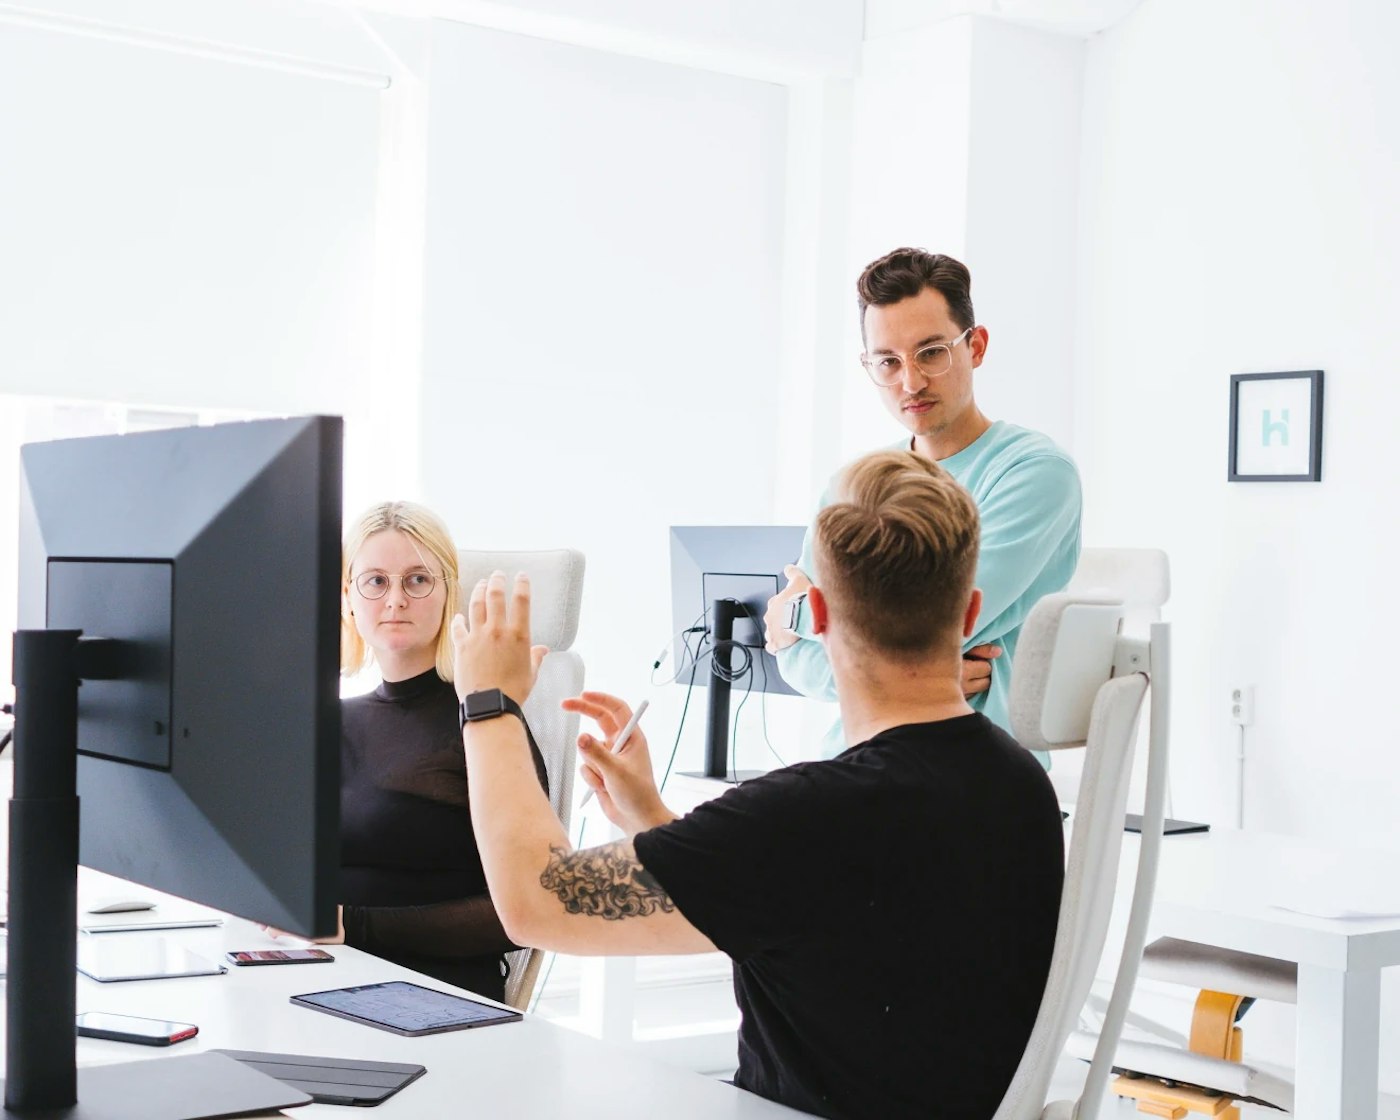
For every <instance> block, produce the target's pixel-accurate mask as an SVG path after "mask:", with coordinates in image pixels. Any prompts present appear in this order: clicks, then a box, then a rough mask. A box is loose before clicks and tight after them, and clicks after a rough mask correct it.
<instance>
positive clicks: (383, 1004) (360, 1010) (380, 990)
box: [292, 980, 521, 1034]
mask: <svg viewBox="0 0 1400 1120" xmlns="http://www.w3.org/2000/svg"><path fill="white" fill-rule="evenodd" d="M292 1002H293V1003H300V1004H304V1005H305V1006H307V1007H313V1008H315V1009H316V1010H318V1011H326V1012H329V1013H330V1014H332V1015H342V1016H344V1017H345V1018H348V1019H358V1020H360V1021H361V1022H364V1023H368V1024H369V1025H371V1026H376V1027H383V1028H384V1029H385V1030H390V1031H396V1032H398V1033H400V1034H431V1033H433V1032H435V1031H455V1030H464V1029H466V1028H468V1027H484V1026H488V1025H490V1024H492V1023H513V1022H516V1021H518V1020H519V1019H520V1018H521V1014H520V1012H519V1011H512V1010H511V1009H509V1008H503V1007H493V1006H492V1005H490V1004H487V1003H478V1002H477V1001H476V1000H472V999H467V998H465V997H464V996H454V995H448V994H447V993H446V992H437V991H434V990H433V989H432V988H422V987H419V986H418V985H417V984H410V983H408V982H407V981H404V980H391V981H388V982H387V983H383V984H362V985H360V986H358V987H354V988H336V989H333V990H332V991H329V992H310V993H308V994H306V995H301V996H293V997H292Z"/></svg>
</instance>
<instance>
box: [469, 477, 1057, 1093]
mask: <svg viewBox="0 0 1400 1120" xmlns="http://www.w3.org/2000/svg"><path fill="white" fill-rule="evenodd" d="M834 498H835V500H833V502H832V503H831V504H830V505H828V506H827V507H826V508H825V509H823V510H822V511H821V513H820V514H819V515H818V517H817V520H816V523H815V526H814V529H813V534H814V555H815V561H816V563H815V568H816V571H815V573H814V575H815V577H816V579H815V583H814V586H813V587H812V588H811V590H810V592H809V593H808V608H809V610H810V613H811V619H812V629H813V631H814V632H815V633H816V634H817V635H818V637H819V639H820V640H821V641H822V642H823V643H825V645H826V649H827V653H828V655H829V657H830V661H831V668H832V672H833V674H834V675H835V681H836V691H837V696H838V699H839V702H840V705H841V716H842V721H843V726H844V727H845V734H846V740H847V743H848V744H849V745H848V747H847V749H846V750H845V751H844V752H843V753H842V754H840V755H838V756H837V757H836V758H834V759H831V760H829V761H818V762H806V763H799V764H798V765H796V766H789V767H786V768H785V769H782V770H777V771H774V772H773V773H771V774H768V775H765V776H764V777H761V778H758V779H756V780H754V781H750V782H745V783H744V784H743V785H742V786H740V787H738V788H736V789H733V790H730V791H729V792H727V793H725V794H724V796H722V797H719V798H717V799H716V800H714V801H710V802H707V803H706V804H703V805H701V806H699V807H698V808H696V809H695V810H694V811H693V812H691V813H689V814H687V815H686V816H684V817H677V816H676V815H675V814H673V813H671V812H670V811H669V810H668V809H667V808H666V806H665V805H664V804H662V802H661V798H660V795H659V793H658V792H657V789H656V785H655V781H654V779H653V777H652V765H651V758H650V755H649V754H648V751H647V744H646V738H645V736H643V735H642V734H641V732H640V731H638V732H636V733H634V734H633V735H632V736H631V738H630V739H628V741H627V743H626V745H625V746H624V747H623V749H622V750H621V751H620V752H619V753H618V754H616V755H614V754H612V753H610V748H611V746H612V744H613V740H614V739H615V738H616V736H617V735H618V733H619V731H620V730H621V728H622V726H623V724H624V723H625V722H626V721H627V719H628V718H629V716H630V714H631V713H630V712H629V710H628V708H627V706H626V705H625V704H624V703H622V701H620V700H617V699H616V698H614V697H611V696H607V695H605V694H602V693H585V694H584V695H583V696H581V697H579V698H577V699H575V700H571V701H566V702H565V705H566V707H569V708H571V709H572V710H575V711H579V712H582V713H584V714H586V715H589V716H590V717H592V718H593V719H595V720H596V721H597V723H598V726H599V728H600V729H601V731H602V733H603V736H604V740H603V741H599V740H598V739H595V738H593V737H592V736H589V735H583V736H581V737H580V741H579V749H580V752H581V754H582V756H583V760H584V767H583V774H584V777H585V780H586V781H587V782H588V784H589V785H590V786H591V787H593V788H594V789H595V790H596V791H597V792H598V797H599V802H600V804H601V805H602V807H603V810H604V811H605V812H606V813H607V814H608V817H609V818H610V819H611V820H612V821H613V822H614V823H615V824H617V826H618V827H619V828H621V829H622V830H623V831H624V832H625V833H626V839H624V840H618V841H616V842H614V843H611V844H604V845H601V846H599V847H596V848H589V849H586V850H583V851H574V850H573V849H572V847H571V846H570V844H569V840H568V837H567V836H566V835H565V833H564V831H563V829H562V828H561V827H560V825H559V822H558V821H557V820H556V819H555V817H554V814H553V812H552V811H551V810H550V807H549V802H548V801H547V800H546V799H545V797H544V795H543V794H542V793H541V791H540V786H539V781H538V779H537V778H536V776H535V772H534V768H533V766H532V764H531V758H530V750H529V745H528V743H527V740H526V734H525V730H524V727H523V726H522V723H521V719H520V718H493V717H494V716H497V715H502V714H504V715H508V716H512V717H515V716H518V715H519V709H518V705H519V704H520V703H522V702H523V701H524V699H525V696H526V694H528V692H529V691H530V688H531V686H532V685H533V683H534V679H535V671H536V668H537V667H538V664H539V659H540V658H541V657H542V656H543V653H544V650H543V649H541V648H540V647H535V648H534V649H533V650H532V649H531V647H530V644H529V587H528V584H527V583H526V582H525V580H524V578H523V577H517V579H516V581H515V585H514V588H513V590H512V591H511V592H510V594H508V593H507V585H506V579H505V576H504V575H503V574H501V573H497V574H496V575H495V576H493V577H492V578H491V580H490V581H489V582H483V583H481V584H478V585H477V587H476V588H475V590H474V591H473V592H472V596H471V603H470V607H469V609H468V616H469V620H470V628H468V626H467V625H466V624H464V623H463V620H462V619H460V618H459V619H457V620H456V621H455V624H454V631H453V639H454V643H455V647H456V677H455V679H456V684H457V689H458V692H459V694H460V695H461V696H462V697H463V699H464V713H465V716H464V724H463V738H464V741H465V746H466V761H467V772H468V776H469V783H468V784H469V788H470V795H471V810H472V819H473V821H474V823H475V827H476V834H477V844H478V847H479V849H480V851H481V857H482V862H483V864H484V866H485V869H486V878H487V883H488V886H489V888H490V891H491V896H492V898H493V899H494V901H495V903H496V908H497V911H498V913H499V914H500V917H501V921H502V922H503V924H504V926H505V929H506V931H507V933H508V934H509V936H510V937H511V939H512V940H513V941H515V942H516V943H517V944H520V945H538V946H542V947H544V948H548V949H555V950H558V951H560V952H565V953H576V954H585V955H587V954H638V953H702V952H710V951H713V950H715V949H719V950H721V951H723V952H724V953H726V954H728V955H729V956H730V957H731V958H732V959H733V961H734V988H735V993H736V996H737V998H738V1003H739V1008H740V1011H741V1013H742V1020H741V1024H740V1027H739V1055H738V1059H739V1060H738V1073H737V1075H736V1076H735V1079H734V1080H735V1084H736V1085H738V1086H739V1087H740V1088H742V1089H747V1090H749V1091H751V1092H754V1093H758V1094H761V1095H762V1096H765V1097H769V1098H771V1099H773V1100H776V1101H780V1102H782V1103H784V1104H787V1105H791V1106H793V1107H794V1108H799V1109H803V1110H805V1111H807V1112H811V1113H815V1114H817V1115H819V1116H828V1117H881V1118H883V1120H892V1118H896V1117H920V1118H927V1117H930V1116H937V1117H940V1118H942V1120H959V1118H965V1120H988V1118H989V1117H990V1116H991V1115H992V1113H993V1112H995V1111H996V1108H997V1105H998V1103H999V1102H1000V1100H1001V1098H1002V1095H1003V1094H1004V1093H1005V1091H1006V1088H1007V1085H1008V1084H1009V1083H1010V1081H1011V1078H1012V1075H1013V1073H1014V1072H1015V1069H1016V1066H1017V1063H1018V1062H1019V1061H1020V1058H1021V1054H1022V1051H1023V1050H1024V1048H1025V1045H1026V1041H1027V1039H1028V1038H1029V1037H1030V1033H1031V1028H1032V1026H1033V1024H1034V1022H1035V1017H1036V1013H1037V1011H1038V1009H1039V1006H1040V999H1041V995H1042V993H1043V991H1044V988H1045V981H1046V976H1047V974H1048V971H1049V967H1050V955H1051V950H1052V947H1053V944H1054V937H1055V923H1056V917H1057V914H1058V910H1059V901H1060V888H1061V883H1062V880H1063V848H1062V835H1061V827H1060V814H1059V810H1058V807H1057V805H1056V802H1055V796H1054V793H1053V792H1052V790H1051V787H1050V782H1049V779H1048V778H1047V777H1046V775H1045V773H1044V771H1043V770H1042V769H1041V767H1040V765H1039V764H1038V763H1037V762H1036V760H1035V759H1034V758H1033V757H1032V756H1031V755H1030V754H1028V753H1027V752H1026V751H1024V750H1022V749H1021V747H1020V746H1019V745H1017V743H1016V742H1015V740H1013V739H1012V738H1011V737H1010V736H1009V735H1007V734H1006V733H1005V732H1004V731H1002V730H1000V729H999V728H998V727H997V726H996V725H995V724H993V723H992V722H991V721H990V720H988V719H987V718H986V717H985V716H983V715H981V714H978V713H976V712H973V711H972V709H971V708H970V707H969V706H968V703H967V700H966V699H965V698H964V696H963V689H962V684H961V668H962V666H961V662H962V643H963V639H964V638H965V637H966V636H967V635H969V634H971V633H972V632H973V627H974V625H975V622H976V619H977V611H978V607H979V604H980V598H981V597H980V594H979V592H978V591H977V590H976V589H975V588H974V587H973V585H972V581H973V573H974V571H975V570H976V565H977V539H978V523H977V509H976V506H975V504H974V503H973V501H972V498H971V497H970V496H969V494H968V493H967V491H965V490H964V489H963V488H962V487H961V486H959V485H958V484H957V483H956V482H954V481H953V479H952V478H951V477H950V476H949V475H948V474H947V473H946V472H945V471H943V470H942V469H941V468H940V467H939V466H938V465H937V464H936V463H934V462H932V461H931V460H929V459H928V458H926V457H924V456H920V455H916V454H913V453H911V452H907V451H886V452H880V453H877V454H874V455H869V456H866V457H865V458H863V459H860V460H858V461H857V462H856V463H854V464H853V465H852V466H850V467H849V468H847V470H846V471H845V472H844V474H843V475H842V477H841V479H840V481H839V484H838V487H837V492H836V494H835V496H834ZM497 690H499V692H497Z"/></svg>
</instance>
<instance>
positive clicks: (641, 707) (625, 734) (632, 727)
mask: <svg viewBox="0 0 1400 1120" xmlns="http://www.w3.org/2000/svg"><path fill="white" fill-rule="evenodd" d="M649 707H651V701H650V700H643V701H642V702H641V703H640V704H638V705H637V710H636V711H635V712H633V713H632V718H631V719H629V720H628V721H627V722H626V723H625V724H624V725H623V727H622V733H621V734H620V735H618V737H617V742H615V743H614V744H613V745H612V750H611V751H609V752H608V753H609V754H617V752H618V751H620V750H622V748H623V747H625V746H626V745H627V740H628V739H630V738H632V732H634V731H636V730H637V724H638V723H639V722H641V718H642V713H643V712H644V711H646V710H647V709H648V708H649ZM592 797H593V787H592V786H589V787H588V792H587V793H585V794H584V795H583V800H582V801H580V802H579V803H578V807H579V808H580V809H582V808H583V807H584V806H585V805H587V804H588V802H589V800H590V799H591V798H592Z"/></svg>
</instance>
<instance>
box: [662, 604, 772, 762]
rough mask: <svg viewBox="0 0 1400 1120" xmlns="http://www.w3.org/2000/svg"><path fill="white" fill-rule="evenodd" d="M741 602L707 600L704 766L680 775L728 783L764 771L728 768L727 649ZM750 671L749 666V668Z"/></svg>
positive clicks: (740, 610) (729, 646)
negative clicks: (707, 696)
mask: <svg viewBox="0 0 1400 1120" xmlns="http://www.w3.org/2000/svg"><path fill="white" fill-rule="evenodd" d="M743 614H744V605H743V604H742V603H739V602H737V601H735V600H734V599H715V600H713V601H711V603H710V619H711V622H710V645H711V646H712V647H713V652H712V653H711V654H710V681H709V686H710V706H709V710H708V713H707V714H706V717H705V769H704V770H702V771H696V770H692V771H689V772H685V771H682V773H681V777H683V778H708V779H709V780H710V781H715V782H728V783H730V784H731V785H733V784H737V783H739V782H747V781H748V780H749V779H750V778H758V777H761V776H762V775H764V774H766V773H767V772H768V771H766V770H731V769H730V768H729V691H730V687H731V681H730V679H729V670H730V661H729V653H730V650H731V648H732V640H733V637H734V620H735V619H736V618H740V617H742V616H743ZM750 671H751V672H752V669H750Z"/></svg>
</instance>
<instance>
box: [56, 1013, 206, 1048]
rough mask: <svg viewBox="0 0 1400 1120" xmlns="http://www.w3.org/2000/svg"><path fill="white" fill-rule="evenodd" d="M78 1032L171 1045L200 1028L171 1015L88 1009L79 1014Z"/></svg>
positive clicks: (140, 1043)
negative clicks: (174, 1019) (147, 1016)
mask: <svg viewBox="0 0 1400 1120" xmlns="http://www.w3.org/2000/svg"><path fill="white" fill-rule="evenodd" d="M78 1033H79V1034H80V1035H82V1036H83V1037H84V1038H110V1039H112V1040H113V1041H114V1042H135V1043H138V1044H139V1045H141V1046H171V1045H173V1044H174V1043H176V1042H184V1041H185V1039H187V1038H193V1037H194V1036H195V1035H197V1034H198V1033H199V1028H198V1027H196V1026H195V1025H194V1024H193V1023H176V1022H172V1021H171V1020H169V1019H143V1018H141V1017H140V1016H138V1015H113V1014H111V1013H109V1012H106V1011H84V1012H83V1013H82V1014H81V1015H79V1016H78Z"/></svg>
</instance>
